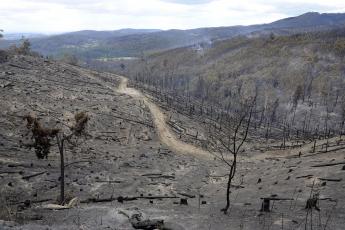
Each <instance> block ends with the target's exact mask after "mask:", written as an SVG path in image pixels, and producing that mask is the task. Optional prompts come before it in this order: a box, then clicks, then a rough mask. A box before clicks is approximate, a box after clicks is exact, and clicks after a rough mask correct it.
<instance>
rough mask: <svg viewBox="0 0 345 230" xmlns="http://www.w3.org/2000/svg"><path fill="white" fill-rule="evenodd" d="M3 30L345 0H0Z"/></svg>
mask: <svg viewBox="0 0 345 230" xmlns="http://www.w3.org/2000/svg"><path fill="white" fill-rule="evenodd" d="M0 1H1V2H0V29H4V30H5V31H6V32H40V33H60V32H68V31H77V30H85V29H93V30H115V29H120V28H152V29H153V28H154V29H190V28H198V27H211V26H231V25H250V24H258V23H269V22H272V21H275V20H278V19H282V18H286V17H291V16H297V15H300V14H303V13H305V12H310V11H317V12H323V13H325V12H332V13H333V12H345V0H328V1H327V0H0Z"/></svg>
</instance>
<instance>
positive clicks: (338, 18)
mask: <svg viewBox="0 0 345 230" xmlns="http://www.w3.org/2000/svg"><path fill="white" fill-rule="evenodd" d="M344 26H345V14H320V13H314V12H312V13H306V14H303V15H300V16H297V17H291V18H286V19H282V20H279V21H275V22H272V23H269V24H260V25H251V26H230V27H214V28H199V29H191V30H166V31H162V30H156V29H147V30H137V29H122V30H115V31H91V30H87V31H79V32H72V33H66V34H61V35H54V36H48V37H39V38H32V39H30V40H31V42H32V48H33V49H34V50H35V51H38V52H40V53H42V54H43V55H52V56H62V55H63V54H64V53H72V54H74V55H76V56H77V57H79V58H81V59H84V60H92V59H104V58H114V57H115V58H116V57H138V56H140V55H142V54H143V53H145V54H150V53H154V52H157V51H162V50H168V49H172V48H177V47H183V46H189V45H193V44H198V43H212V42H213V41H215V40H225V39H230V38H233V37H235V36H263V35H269V34H272V33H274V34H275V35H289V34H295V33H303V32H313V31H323V30H329V29H335V28H341V27H344ZM14 42H15V41H11V42H9V41H7V42H5V41H3V42H2V43H3V44H2V47H4V46H8V45H10V44H13V43H14ZM0 46H1V45H0Z"/></svg>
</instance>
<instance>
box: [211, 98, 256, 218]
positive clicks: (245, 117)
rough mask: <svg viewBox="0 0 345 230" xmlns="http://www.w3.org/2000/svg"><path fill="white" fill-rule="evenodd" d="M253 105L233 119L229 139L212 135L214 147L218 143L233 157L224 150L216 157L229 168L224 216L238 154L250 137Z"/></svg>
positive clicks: (228, 204)
mask: <svg viewBox="0 0 345 230" xmlns="http://www.w3.org/2000/svg"><path fill="white" fill-rule="evenodd" d="M254 101H255V100H254ZM253 105H254V103H250V104H247V105H246V106H245V107H244V108H245V109H243V111H242V113H241V114H240V115H239V117H238V118H237V119H233V120H234V121H233V122H235V125H234V129H233V130H231V131H230V132H229V134H228V135H227V137H225V138H224V137H222V136H219V135H212V137H211V139H212V140H213V143H212V145H217V143H220V144H221V146H222V147H223V148H222V149H225V151H226V152H227V153H230V154H231V156H232V159H228V158H227V157H225V156H224V153H223V152H222V150H221V151H219V152H220V153H219V155H218V154H216V157H217V158H218V159H220V160H221V161H223V162H224V163H225V164H226V165H227V166H228V167H229V174H228V181H227V188H226V206H225V207H224V208H223V209H221V211H222V212H224V214H227V212H228V210H229V207H230V188H231V183H232V181H233V179H234V177H235V174H236V169H237V160H238V154H239V152H240V151H241V148H242V146H243V144H244V142H245V141H246V139H247V136H248V131H249V126H250V122H251V119H252V114H253V107H254V106H253ZM241 131H243V132H241ZM224 139H227V141H224Z"/></svg>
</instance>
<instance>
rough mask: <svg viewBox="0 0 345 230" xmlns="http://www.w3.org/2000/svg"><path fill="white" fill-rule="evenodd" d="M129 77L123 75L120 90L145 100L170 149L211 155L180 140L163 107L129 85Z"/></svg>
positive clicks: (162, 139) (159, 133)
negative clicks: (172, 129)
mask: <svg viewBox="0 0 345 230" xmlns="http://www.w3.org/2000/svg"><path fill="white" fill-rule="evenodd" d="M127 82H128V79H127V78H125V77H121V82H120V85H119V88H118V92H120V93H124V94H127V95H130V96H132V97H134V98H136V99H138V100H143V101H144V103H145V104H146V105H147V107H148V108H149V110H150V112H151V114H152V117H153V121H154V124H155V126H156V128H157V131H158V135H159V138H160V140H161V142H162V143H164V144H165V145H167V146H168V147H169V148H170V149H173V150H175V151H177V152H179V153H182V154H192V155H195V156H203V157H211V154H210V153H209V152H207V151H205V150H203V149H201V148H198V147H196V146H194V145H190V144H187V143H185V142H182V141H180V140H179V139H178V138H177V137H176V136H175V135H174V133H173V132H172V131H171V130H170V128H169V127H168V125H167V124H166V122H165V119H166V118H165V115H164V114H163V112H162V111H161V109H160V108H159V107H158V106H157V105H155V104H154V103H153V102H151V101H150V100H149V99H148V98H147V97H146V96H145V95H144V94H143V93H141V92H140V91H139V90H136V89H134V88H128V87H127Z"/></svg>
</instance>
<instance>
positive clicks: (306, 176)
mask: <svg viewBox="0 0 345 230" xmlns="http://www.w3.org/2000/svg"><path fill="white" fill-rule="evenodd" d="M313 176H314V175H311V174H309V175H305V176H298V177H296V179H300V178H308V177H313Z"/></svg>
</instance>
